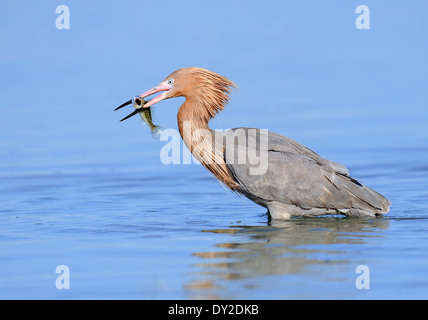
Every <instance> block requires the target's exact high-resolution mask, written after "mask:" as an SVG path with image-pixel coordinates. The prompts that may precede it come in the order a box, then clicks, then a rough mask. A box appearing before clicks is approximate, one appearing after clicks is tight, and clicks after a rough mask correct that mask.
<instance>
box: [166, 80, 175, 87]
mask: <svg viewBox="0 0 428 320" xmlns="http://www.w3.org/2000/svg"><path fill="white" fill-rule="evenodd" d="M166 83H168V84H169V85H170V86H172V84H173V83H174V79H168V80H167V81H166Z"/></svg>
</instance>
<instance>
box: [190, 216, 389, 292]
mask: <svg viewBox="0 0 428 320" xmlns="http://www.w3.org/2000/svg"><path fill="white" fill-rule="evenodd" d="M388 226H389V221H388V220H385V219H367V220H366V219H355V218H336V217H331V218H325V219H324V218H301V219H291V220H288V221H280V220H272V221H271V222H270V223H269V225H267V226H262V225H260V226H231V227H230V228H225V229H213V230H202V232H210V233H213V234H219V237H220V238H221V237H223V236H226V235H225V234H229V235H227V239H228V240H231V239H232V241H228V242H220V243H218V244H217V245H216V246H215V247H216V249H215V250H210V251H202V252H195V253H194V254H193V255H194V256H196V257H199V258H201V259H202V261H201V262H199V263H196V264H194V265H193V268H194V269H196V270H197V271H195V272H194V274H193V276H194V277H193V278H192V281H191V282H190V283H188V284H187V285H186V289H187V290H188V291H189V294H190V295H191V296H192V297H195V298H203V299H204V298H208V299H229V298H232V299H233V298H234V297H230V296H227V297H225V296H222V293H223V292H226V291H227V292H229V293H230V290H224V289H225V287H228V286H229V285H230V284H231V283H230V281H235V280H238V281H242V284H241V285H242V286H243V287H244V288H245V289H249V290H251V289H255V288H257V287H258V284H259V283H260V280H261V279H262V280H261V281H262V282H263V281H264V280H267V278H266V276H269V275H274V276H275V275H276V276H278V275H299V274H308V273H314V272H317V273H320V274H319V277H321V278H322V277H325V275H323V272H322V271H320V269H319V268H311V266H316V265H321V266H323V265H324V266H328V269H329V270H331V268H333V267H335V266H345V268H347V266H349V264H352V266H353V267H354V268H355V266H356V265H357V264H359V263H358V261H359V260H364V259H363V257H360V256H359V254H358V248H357V246H356V245H359V244H366V243H368V242H369V241H370V239H371V238H373V237H383V234H382V230H384V229H387V228H388ZM358 247H359V246H358ZM354 264H355V266H354ZM329 277H331V274H330V275H329ZM254 279H255V280H254ZM274 279H276V281H279V282H281V281H282V280H281V279H282V278H281V277H280V278H278V277H276V278H274ZM253 280H254V281H253ZM334 281H341V280H340V277H339V278H337V279H335V280H334Z"/></svg>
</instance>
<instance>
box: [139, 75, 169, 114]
mask: <svg viewBox="0 0 428 320" xmlns="http://www.w3.org/2000/svg"><path fill="white" fill-rule="evenodd" d="M171 89H172V85H170V84H168V83H167V82H166V81H163V82H161V83H159V85H158V86H156V87H154V88H152V89H150V90H149V91H146V92H144V93H143V94H141V95H140V98H143V99H144V98H145V97H148V96H151V95H152V94H155V93H157V92H161V91H166V92H163V93H161V94H160V95H158V96H157V97H156V98H153V99H152V100H150V101H149V102H148V103H147V104H146V105H144V108H148V107H150V106H152V105H154V104H155V103H158V102H159V101H162V100H164V99H166V98H167V96H166V94H167V93H168V91H169V90H171Z"/></svg>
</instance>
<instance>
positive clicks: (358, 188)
mask: <svg viewBox="0 0 428 320" xmlns="http://www.w3.org/2000/svg"><path fill="white" fill-rule="evenodd" d="M340 176H341V177H342V178H343V179H345V180H347V181H346V182H347V183H344V187H345V188H346V189H347V190H348V191H349V192H350V193H351V194H352V195H353V201H352V202H353V205H352V209H351V210H350V212H349V213H350V215H364V213H371V215H373V214H374V215H376V214H385V213H388V211H389V206H390V205H391V201H389V200H388V199H387V198H385V197H384V196H383V195H381V194H380V193H379V192H376V191H375V190H373V189H371V188H369V187H367V186H364V185H362V184H361V183H359V182H358V181H357V180H355V179H353V178H351V177H349V176H345V175H340Z"/></svg>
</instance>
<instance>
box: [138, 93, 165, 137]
mask: <svg viewBox="0 0 428 320" xmlns="http://www.w3.org/2000/svg"><path fill="white" fill-rule="evenodd" d="M147 102H148V101H145V100H144V99H143V98H140V97H134V98H133V99H132V105H133V106H134V108H135V109H136V110H140V109H141V111H140V112H139V114H140V118H141V119H142V120H143V121H144V122H145V123H147V125H148V126H149V128H150V133H151V134H152V137H153V138H158V137H159V136H160V134H161V133H162V130H163V128H162V127H161V126H157V125H155V124H154V123H153V120H152V110H151V107H148V108H143V106H144V105H145V104H146V103H147Z"/></svg>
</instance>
